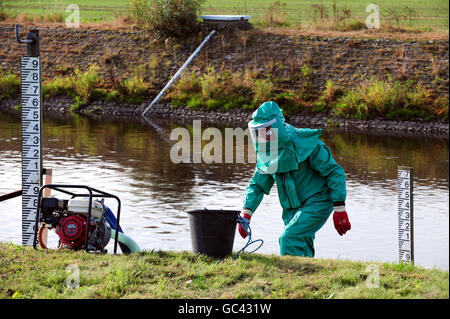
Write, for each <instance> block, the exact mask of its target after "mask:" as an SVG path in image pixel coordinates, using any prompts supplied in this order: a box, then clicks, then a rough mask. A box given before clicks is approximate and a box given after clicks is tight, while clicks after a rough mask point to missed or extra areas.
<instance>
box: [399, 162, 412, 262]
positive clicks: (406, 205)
mask: <svg viewBox="0 0 450 319" xmlns="http://www.w3.org/2000/svg"><path fill="white" fill-rule="evenodd" d="M397 176H398V244H399V259H400V261H402V262H411V263H414V228H413V222H414V218H413V211H414V210H413V169H412V168H411V167H404V166H399V167H398V171H397Z"/></svg>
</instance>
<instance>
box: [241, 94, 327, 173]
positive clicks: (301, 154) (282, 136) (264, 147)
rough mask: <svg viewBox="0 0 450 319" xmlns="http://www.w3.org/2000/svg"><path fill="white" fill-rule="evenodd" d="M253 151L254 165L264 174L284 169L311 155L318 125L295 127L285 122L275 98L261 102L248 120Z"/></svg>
mask: <svg viewBox="0 0 450 319" xmlns="http://www.w3.org/2000/svg"><path fill="white" fill-rule="evenodd" d="M248 127H249V130H250V135H251V137H252V141H253V145H254V147H255V151H256V167H257V168H258V169H259V170H260V171H261V172H262V173H264V174H275V173H286V172H290V171H293V170H297V169H298V164H299V163H300V162H302V161H304V160H305V159H306V158H307V157H308V156H309V155H311V153H312V151H313V150H314V148H315V147H316V146H317V143H319V141H320V139H319V136H320V135H321V133H322V130H321V129H307V128H302V129H297V128H295V127H294V126H292V125H289V124H287V123H285V118H284V116H283V113H282V110H281V109H280V107H279V106H278V104H277V103H276V102H273V101H269V102H265V103H263V104H262V105H261V106H260V107H259V108H258V109H257V110H256V111H255V112H253V114H252V120H251V121H250V122H249V123H248Z"/></svg>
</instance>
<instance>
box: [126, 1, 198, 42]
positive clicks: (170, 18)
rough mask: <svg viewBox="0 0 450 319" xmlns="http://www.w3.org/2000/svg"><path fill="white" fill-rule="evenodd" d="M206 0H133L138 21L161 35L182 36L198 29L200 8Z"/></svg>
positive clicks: (134, 15)
mask: <svg viewBox="0 0 450 319" xmlns="http://www.w3.org/2000/svg"><path fill="white" fill-rule="evenodd" d="M204 2H205V0H182V1H180V0H131V1H130V11H131V14H132V16H133V18H134V19H135V21H136V23H137V24H138V25H139V26H140V27H142V28H143V29H145V30H148V31H150V32H154V33H156V34H157V35H159V36H160V37H175V38H181V37H185V36H188V35H191V34H193V33H195V32H196V31H198V26H199V22H198V19H199V16H200V9H201V6H202V4H203V3H204Z"/></svg>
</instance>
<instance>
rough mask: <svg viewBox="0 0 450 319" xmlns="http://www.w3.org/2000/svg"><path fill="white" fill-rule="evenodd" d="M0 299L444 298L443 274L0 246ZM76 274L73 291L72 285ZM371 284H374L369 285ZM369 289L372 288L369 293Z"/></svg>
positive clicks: (259, 258) (285, 260)
mask: <svg viewBox="0 0 450 319" xmlns="http://www.w3.org/2000/svg"><path fill="white" fill-rule="evenodd" d="M0 265H1V267H0V297H1V298H186V299H192V298H283V299H284V298H448V297H449V293H448V292H449V290H448V288H449V277H448V271H441V270H436V269H423V268H419V267H414V266H411V265H405V264H396V263H367V262H352V261H345V260H332V259H310V258H300V257H289V256H286V257H280V256H273V255H259V254H253V255H248V256H244V257H243V258H241V259H239V260H237V261H233V260H232V259H231V258H227V259H225V260H224V261H223V262H221V263H217V261H216V260H214V259H210V258H208V257H205V256H201V255H194V254H192V253H189V252H177V253H175V252H163V251H148V252H142V253H139V254H132V255H129V256H124V255H119V256H114V255H94V254H86V253H85V252H73V251H42V250H39V251H36V250H33V249H32V248H31V247H27V248H25V247H22V246H17V245H12V244H6V243H1V244H0ZM77 273H79V287H78V288H69V287H68V286H67V284H66V282H67V283H69V285H72V286H73V285H74V284H76V281H75V279H74V278H75V277H76V275H77ZM377 278H378V280H379V281H378V282H377ZM374 285H375V286H376V287H374Z"/></svg>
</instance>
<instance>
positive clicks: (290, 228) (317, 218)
mask: <svg viewBox="0 0 450 319" xmlns="http://www.w3.org/2000/svg"><path fill="white" fill-rule="evenodd" d="M332 211H333V205H332V203H331V202H318V203H312V204H310V205H307V206H304V207H301V208H299V209H297V210H295V209H285V210H283V221H284V225H285V226H284V230H283V233H282V234H281V236H280V240H279V242H280V254H281V256H284V255H291V256H303V257H314V236H315V234H316V232H317V231H318V230H319V229H320V228H321V227H322V226H323V225H324V224H325V222H326V221H327V219H328V217H329V216H330V214H331V212H332Z"/></svg>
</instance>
